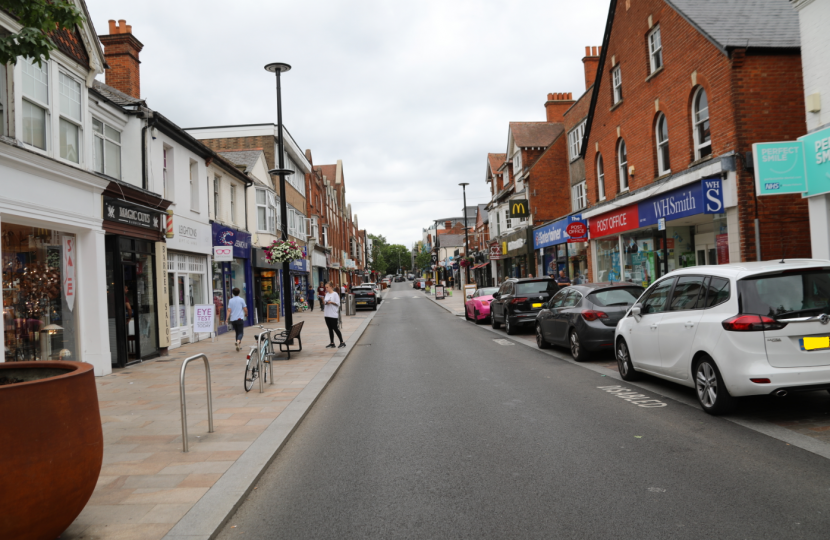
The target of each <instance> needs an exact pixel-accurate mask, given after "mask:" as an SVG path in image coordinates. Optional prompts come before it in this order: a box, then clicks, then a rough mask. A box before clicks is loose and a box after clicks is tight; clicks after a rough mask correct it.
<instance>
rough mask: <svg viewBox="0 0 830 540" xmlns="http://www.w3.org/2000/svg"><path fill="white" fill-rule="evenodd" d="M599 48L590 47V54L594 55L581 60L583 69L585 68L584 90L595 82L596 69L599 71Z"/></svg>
mask: <svg viewBox="0 0 830 540" xmlns="http://www.w3.org/2000/svg"><path fill="white" fill-rule="evenodd" d="M600 49H601V47H591V52H592V53H594V54H592V55H590V56H586V57H585V58H583V59H582V64H583V67H584V68H585V89H586V90H587V89H588V88H590V87H591V85H593V84H594V81H596V80H597V69H599V50H600Z"/></svg>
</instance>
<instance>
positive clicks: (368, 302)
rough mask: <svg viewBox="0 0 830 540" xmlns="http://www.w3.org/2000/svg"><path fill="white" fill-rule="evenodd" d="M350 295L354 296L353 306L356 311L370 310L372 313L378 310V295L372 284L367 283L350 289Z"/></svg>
mask: <svg viewBox="0 0 830 540" xmlns="http://www.w3.org/2000/svg"><path fill="white" fill-rule="evenodd" d="M352 293H353V294H354V304H355V308H356V309H360V308H372V311H375V310H376V309H377V308H378V305H380V298H379V297H380V294H378V292H377V290H376V289H375V288H374V287H373V286H372V284H368V283H367V284H365V285H358V286H356V287H352Z"/></svg>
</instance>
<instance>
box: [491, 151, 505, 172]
mask: <svg viewBox="0 0 830 540" xmlns="http://www.w3.org/2000/svg"><path fill="white" fill-rule="evenodd" d="M505 159H507V154H487V161H488V162H489V163H490V171H491V172H496V171H498V170H499V167H501V166H502V164H503V163H504V160H505Z"/></svg>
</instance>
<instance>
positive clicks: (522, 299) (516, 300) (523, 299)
mask: <svg viewBox="0 0 830 540" xmlns="http://www.w3.org/2000/svg"><path fill="white" fill-rule="evenodd" d="M522 302H527V298H514V299H512V300H510V303H511V304H521V303H522Z"/></svg>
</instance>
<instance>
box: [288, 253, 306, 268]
mask: <svg viewBox="0 0 830 540" xmlns="http://www.w3.org/2000/svg"><path fill="white" fill-rule="evenodd" d="M303 255H305V256H306V258H304V259H298V260H295V261H290V262H289V263H288V268H289V269H290V270H293V271H295V272H308V266H307V265H308V263H307V260H308V253H307V252H306V248H305V247H303Z"/></svg>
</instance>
